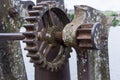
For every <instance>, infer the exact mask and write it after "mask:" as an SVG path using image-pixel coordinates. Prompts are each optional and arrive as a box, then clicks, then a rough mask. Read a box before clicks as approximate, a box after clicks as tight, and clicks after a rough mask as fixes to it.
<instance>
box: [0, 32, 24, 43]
mask: <svg viewBox="0 0 120 80" xmlns="http://www.w3.org/2000/svg"><path fill="white" fill-rule="evenodd" d="M24 38H25V37H24V35H23V34H22V33H0V41H1V40H23V39H24Z"/></svg>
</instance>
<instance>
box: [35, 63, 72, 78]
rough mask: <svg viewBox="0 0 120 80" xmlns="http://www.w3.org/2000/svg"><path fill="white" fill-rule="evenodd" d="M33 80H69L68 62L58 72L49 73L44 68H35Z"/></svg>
mask: <svg viewBox="0 0 120 80" xmlns="http://www.w3.org/2000/svg"><path fill="white" fill-rule="evenodd" d="M35 72H36V74H35V80H71V79H70V70H69V63H68V61H67V62H66V63H65V65H64V66H63V67H62V68H61V69H60V70H58V71H55V72H51V71H48V70H46V69H44V68H38V66H35Z"/></svg>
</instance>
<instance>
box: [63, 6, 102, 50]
mask: <svg viewBox="0 0 120 80" xmlns="http://www.w3.org/2000/svg"><path fill="white" fill-rule="evenodd" d="M81 15H82V16H81ZM74 16H75V17H74V19H73V21H72V22H70V23H69V24H67V25H66V26H65V28H64V29H63V32H62V39H63V41H64V43H65V45H67V46H72V47H80V48H86V49H100V44H101V36H102V31H103V26H102V24H101V23H99V22H96V23H91V22H89V23H84V21H83V20H84V19H85V17H86V15H85V14H84V11H82V10H81V8H80V7H79V6H75V15H74Z"/></svg>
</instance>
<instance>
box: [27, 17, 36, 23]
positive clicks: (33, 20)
mask: <svg viewBox="0 0 120 80" xmlns="http://www.w3.org/2000/svg"><path fill="white" fill-rule="evenodd" d="M25 20H26V21H28V22H37V21H38V16H31V17H26V18H25Z"/></svg>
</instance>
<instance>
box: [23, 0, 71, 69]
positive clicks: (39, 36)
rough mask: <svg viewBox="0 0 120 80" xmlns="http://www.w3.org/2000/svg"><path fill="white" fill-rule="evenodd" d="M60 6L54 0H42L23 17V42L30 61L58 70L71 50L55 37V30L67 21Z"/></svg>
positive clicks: (58, 30)
mask: <svg viewBox="0 0 120 80" xmlns="http://www.w3.org/2000/svg"><path fill="white" fill-rule="evenodd" d="M62 7H63V6H60V5H59V3H57V2H54V1H43V2H41V3H38V4H37V6H33V8H32V10H31V11H29V12H28V13H29V17H26V18H25V20H26V23H25V24H24V27H25V28H26V32H24V33H23V35H24V36H25V39H24V40H23V42H25V43H26V47H25V50H27V51H28V54H27V56H28V57H30V58H31V59H30V62H32V63H34V64H35V65H37V66H39V67H42V68H46V69H48V70H51V71H57V70H59V69H60V68H61V66H62V65H63V64H64V63H65V61H67V59H68V58H69V53H70V51H71V48H70V47H67V46H65V45H64V44H63V42H62V41H57V39H56V38H55V35H56V32H62V30H63V28H64V26H65V25H66V24H67V23H69V19H68V18H67V16H66V14H65V12H64V10H62V9H61V8H62ZM58 22H59V23H58Z"/></svg>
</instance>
